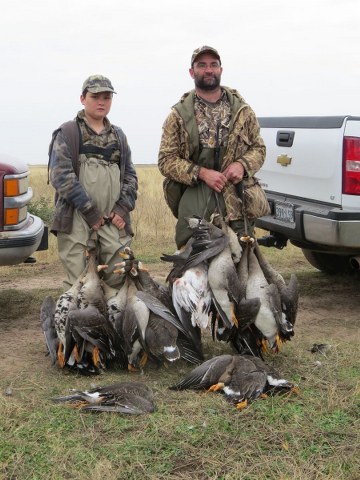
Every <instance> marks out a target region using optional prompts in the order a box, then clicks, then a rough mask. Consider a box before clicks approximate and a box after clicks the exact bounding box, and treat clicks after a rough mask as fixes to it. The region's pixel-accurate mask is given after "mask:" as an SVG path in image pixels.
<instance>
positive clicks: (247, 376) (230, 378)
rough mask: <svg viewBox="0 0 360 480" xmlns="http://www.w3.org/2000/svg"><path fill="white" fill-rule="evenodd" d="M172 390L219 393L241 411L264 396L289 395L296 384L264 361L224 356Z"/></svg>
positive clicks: (212, 359) (205, 363)
mask: <svg viewBox="0 0 360 480" xmlns="http://www.w3.org/2000/svg"><path fill="white" fill-rule="evenodd" d="M170 389H171V390H185V389H191V390H202V389H206V390H208V391H210V392H217V391H219V392H222V393H223V394H224V395H225V398H226V399H227V400H228V401H230V402H231V403H233V404H235V406H236V408H237V409H240V410H241V409H243V408H245V407H246V406H247V405H248V403H249V402H251V401H254V400H256V399H257V398H259V397H260V396H261V395H264V394H265V395H266V394H269V393H277V392H289V391H291V390H293V389H294V385H293V384H292V383H290V382H289V381H287V380H285V379H284V378H282V376H281V375H280V374H279V373H278V372H277V371H276V370H274V369H273V368H272V367H270V366H269V365H267V364H266V363H265V362H263V361H262V360H261V359H260V358H257V357H252V356H250V355H220V356H217V357H214V358H211V359H210V360H207V361H206V362H204V363H202V364H201V365H199V366H198V367H196V368H195V369H193V370H192V371H191V372H190V373H188V374H187V375H186V376H185V377H184V378H183V379H182V380H180V382H178V383H177V384H176V385H173V386H171V387H170Z"/></svg>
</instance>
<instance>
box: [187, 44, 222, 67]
mask: <svg viewBox="0 0 360 480" xmlns="http://www.w3.org/2000/svg"><path fill="white" fill-rule="evenodd" d="M203 53H212V54H213V55H214V57H216V58H217V59H218V60H219V62H220V65H221V59H220V55H219V52H218V51H217V50H216V49H215V48H213V47H209V46H208V45H203V46H202V47H199V48H197V49H196V50H194V52H193V54H192V57H191V66H193V65H194V62H195V60H196V59H197V57H199V56H200V55H202V54H203Z"/></svg>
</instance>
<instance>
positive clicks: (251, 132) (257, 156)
mask: <svg viewBox="0 0 360 480" xmlns="http://www.w3.org/2000/svg"><path fill="white" fill-rule="evenodd" d="M241 117H243V118H241ZM239 121H240V123H241V124H242V128H241V131H239V136H240V138H241V140H242V141H243V144H244V147H245V148H244V150H243V152H241V155H240V157H238V156H236V157H235V159H236V161H239V162H240V163H241V164H242V165H243V166H244V168H245V171H246V172H247V174H248V176H249V177H252V176H254V175H255V174H256V172H258V171H259V170H260V168H261V167H262V165H263V163H264V161H265V154H266V147H265V144H264V141H263V139H262V137H261V135H260V126H259V123H258V121H257V118H256V116H255V113H254V112H253V110H252V109H251V108H250V107H248V108H246V109H244V110H243V111H242V112H241V113H240V118H239ZM234 129H235V130H236V126H235V128H234Z"/></svg>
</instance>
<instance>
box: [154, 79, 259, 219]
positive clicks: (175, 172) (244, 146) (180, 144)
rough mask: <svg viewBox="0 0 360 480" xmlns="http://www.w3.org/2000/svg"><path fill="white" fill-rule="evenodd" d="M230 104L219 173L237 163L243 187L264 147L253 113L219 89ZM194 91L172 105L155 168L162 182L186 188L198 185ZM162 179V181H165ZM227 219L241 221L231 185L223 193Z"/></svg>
mask: <svg viewBox="0 0 360 480" xmlns="http://www.w3.org/2000/svg"><path fill="white" fill-rule="evenodd" d="M222 88H223V89H224V90H225V91H226V94H227V97H228V99H229V102H230V105H231V121H230V130H229V138H228V144H227V147H226V150H225V154H224V158H223V161H222V165H221V170H222V171H223V170H225V168H226V167H227V166H228V165H230V164H231V163H232V162H240V163H241V164H242V165H243V166H244V168H245V172H246V177H245V178H244V184H245V186H246V183H247V182H250V183H252V182H253V181H254V180H253V179H252V177H254V175H255V174H256V172H257V171H258V170H259V169H260V168H261V166H262V165H263V163H264V160H265V153H266V149H265V145H264V142H263V139H262V138H261V136H260V127H259V124H258V121H257V119H256V116H255V113H254V111H253V110H252V109H251V107H250V106H249V105H248V104H246V103H245V100H244V99H243V97H242V96H241V95H240V94H239V93H238V92H237V91H236V90H234V89H230V88H227V87H222ZM194 94H195V90H191V91H190V92H188V93H185V94H184V95H183V96H182V98H181V100H180V102H179V103H177V104H176V105H174V106H173V108H172V111H171V113H170V114H169V116H168V117H167V118H166V120H165V122H164V125H163V133H162V138H161V143H160V150H159V158H158V166H159V170H160V172H161V174H162V175H164V177H166V179H170V180H175V181H176V182H179V183H182V184H184V185H188V186H195V185H196V184H197V182H198V172H199V170H200V166H199V165H197V164H196V160H195V161H193V159H196V158H197V154H196V152H197V150H198V149H199V133H198V130H197V125H196V122H195V115H194ZM166 179H165V182H166V181H167V180H166ZM223 196H224V201H225V205H226V210H227V217H228V219H229V220H238V219H239V218H241V216H242V215H241V204H240V200H239V198H238V195H237V194H236V191H235V186H234V185H233V184H231V183H227V184H226V186H225V187H224V190H223Z"/></svg>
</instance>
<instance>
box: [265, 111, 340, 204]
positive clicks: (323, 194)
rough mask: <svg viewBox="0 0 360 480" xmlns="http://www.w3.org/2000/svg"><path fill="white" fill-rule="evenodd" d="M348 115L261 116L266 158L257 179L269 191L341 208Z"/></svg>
mask: <svg viewBox="0 0 360 480" xmlns="http://www.w3.org/2000/svg"><path fill="white" fill-rule="evenodd" d="M345 119H346V117H345V116H342V117H278V118H277V117H271V118H270V117H269V118H266V117H261V118H259V119H258V120H259V123H260V126H261V135H262V137H263V139H264V142H265V145H266V147H267V153H266V159H265V162H264V165H263V167H262V168H261V170H260V171H259V172H258V174H257V176H258V178H259V179H260V183H261V185H262V186H263V188H264V189H265V190H267V191H269V192H281V193H282V194H283V195H289V196H291V197H298V198H306V199H308V200H314V201H319V202H323V203H327V204H332V205H334V206H335V205H338V206H340V205H341V198H342V192H341V188H342V181H341V179H342V163H341V162H342V149H343V135H344V124H345Z"/></svg>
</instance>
